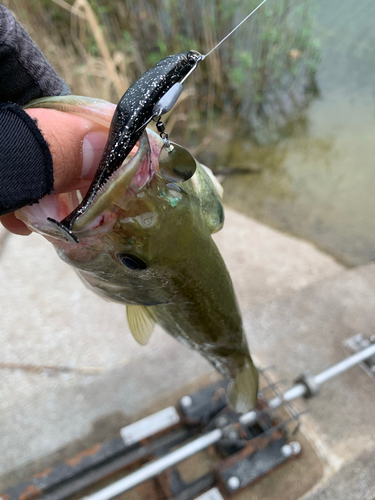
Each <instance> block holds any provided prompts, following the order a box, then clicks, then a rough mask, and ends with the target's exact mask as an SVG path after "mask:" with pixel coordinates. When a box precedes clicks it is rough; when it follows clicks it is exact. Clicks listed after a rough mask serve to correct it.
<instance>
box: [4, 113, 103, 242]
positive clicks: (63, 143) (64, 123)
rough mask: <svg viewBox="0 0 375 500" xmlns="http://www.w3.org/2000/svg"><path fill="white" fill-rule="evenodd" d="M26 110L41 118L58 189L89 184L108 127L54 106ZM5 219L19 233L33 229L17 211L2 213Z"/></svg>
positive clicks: (71, 188) (76, 187) (35, 117)
mask: <svg viewBox="0 0 375 500" xmlns="http://www.w3.org/2000/svg"><path fill="white" fill-rule="evenodd" d="M25 111H26V112H27V113H28V114H29V115H30V117H31V118H33V119H34V120H36V121H37V125H38V128H39V129H40V131H41V132H42V134H43V137H44V139H45V140H46V141H47V143H48V145H49V149H50V151H51V155H52V161H53V175H54V189H55V191H56V192H57V193H65V192H68V191H73V190H74V189H79V188H81V187H84V186H86V187H88V185H89V184H90V181H91V179H92V178H93V177H94V174H95V172H96V169H97V167H98V164H99V161H100V158H101V155H102V152H103V150H104V146H105V144H106V142H107V137H108V129H106V128H104V127H101V126H99V125H98V124H96V123H93V122H91V121H90V120H87V119H86V118H82V117H80V116H77V115H73V114H69V113H65V112H62V111H56V110H53V109H28V110H25ZM85 181H86V182H85ZM1 223H2V224H3V226H4V227H5V228H6V229H8V230H9V231H11V232H12V233H15V234H21V235H28V234H30V232H31V231H30V230H29V229H28V228H27V226H26V225H25V224H24V223H23V222H21V221H20V220H18V219H17V218H16V216H15V215H14V213H11V214H7V215H4V216H2V217H1Z"/></svg>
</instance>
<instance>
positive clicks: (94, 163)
mask: <svg viewBox="0 0 375 500" xmlns="http://www.w3.org/2000/svg"><path fill="white" fill-rule="evenodd" d="M107 138H108V133H107V132H89V133H88V134H86V135H85V137H84V139H83V146H82V172H81V175H82V179H92V178H93V176H94V174H95V172H96V170H97V168H98V165H99V162H100V158H101V157H102V154H103V150H104V146H105V144H106V142H107Z"/></svg>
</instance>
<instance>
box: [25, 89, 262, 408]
mask: <svg viewBox="0 0 375 500" xmlns="http://www.w3.org/2000/svg"><path fill="white" fill-rule="evenodd" d="M121 102H122V104H121V106H123V104H124V101H123V100H122V101H120V103H121ZM118 106H120V104H119V105H118ZM28 107H46V108H53V109H58V110H60V111H65V112H69V113H74V114H78V115H80V116H82V117H85V118H88V119H90V120H92V121H94V122H95V123H96V124H97V125H98V126H100V127H103V128H104V129H106V130H108V133H109V138H108V143H109V142H110V141H113V136H114V135H115V134H119V133H120V132H121V131H120V130H119V128H123V127H124V123H123V121H122V120H118V119H117V117H118V116H119V112H118V107H117V108H116V107H115V105H113V104H110V103H107V102H106V101H102V100H100V99H92V98H86V97H80V96H61V97H47V98H42V99H38V100H36V101H34V102H32V103H31V104H30V105H29V106H28ZM112 117H113V119H112ZM108 143H107V144H108ZM163 146H164V143H163V140H162V139H161V138H160V137H159V135H157V134H156V133H154V132H152V131H151V130H149V129H144V130H143V131H142V132H141V134H140V137H139V139H138V142H137V143H136V144H135V145H134V146H133V147H132V149H131V151H130V153H128V154H127V156H126V158H125V159H124V160H123V161H122V163H121V164H120V165H117V166H116V170H114V171H113V172H112V173H111V174H110V175H109V176H108V178H107V179H106V181H105V182H104V183H103V184H102V185H101V186H100V187H98V189H97V191H96V193H95V197H94V199H93V200H92V202H91V203H89V204H86V206H85V209H84V213H83V214H82V215H83V216H84V221H83V222H82V220H81V219H80V215H79V216H78V217H77V218H76V223H75V225H74V226H73V228H74V233H75V236H76V237H77V238H76V239H71V238H69V237H66V235H65V233H64V231H61V230H60V228H59V227H57V226H56V225H55V224H52V223H51V222H50V221H51V219H53V220H55V221H58V220H66V219H67V218H68V217H69V214H72V213H75V214H76V213H77V207H80V206H81V207H82V201H83V200H85V196H86V199H87V195H86V194H85V193H81V192H80V191H75V192H70V193H64V194H56V193H55V194H51V195H47V196H46V197H44V198H43V199H42V200H40V201H39V203H37V204H34V205H31V206H27V207H23V208H22V209H20V210H19V211H17V212H16V216H17V217H18V218H19V219H20V220H22V221H23V222H25V223H26V225H27V226H28V227H29V228H30V229H31V230H32V231H34V232H36V233H39V234H41V235H42V236H44V237H45V238H46V239H47V240H48V241H49V242H50V243H52V245H53V246H54V248H55V250H56V252H57V254H58V256H59V257H60V258H61V259H62V260H63V261H64V262H66V263H67V264H68V265H70V266H72V267H73V268H74V269H75V271H76V272H77V274H78V276H79V278H80V279H81V280H82V281H83V283H84V284H85V285H86V286H87V287H88V288H89V289H90V290H92V291H93V292H95V293H96V294H97V295H99V296H101V297H102V298H104V299H107V300H111V301H115V302H118V303H121V304H125V305H126V310H127V319H128V324H129V327H130V330H131V332H132V334H133V336H134V338H135V340H136V341H138V342H139V343H140V344H142V345H145V344H147V342H148V340H149V338H150V336H151V334H152V331H153V329H154V326H155V324H156V323H157V324H159V325H160V326H161V327H162V328H163V329H164V330H165V331H166V332H167V333H169V334H170V335H172V336H173V337H174V338H175V339H176V340H178V341H179V342H181V343H183V344H185V345H187V346H188V347H190V348H192V349H194V350H195V351H197V352H199V353H200V354H201V355H202V356H203V357H204V358H205V359H207V360H208V361H209V362H210V363H211V364H212V365H213V366H214V367H215V368H216V369H217V370H218V371H219V372H220V373H221V374H222V375H223V376H224V377H226V378H228V379H229V385H228V389H227V395H228V399H229V401H230V403H231V404H232V406H233V407H234V408H235V409H236V411H238V412H239V413H244V412H246V411H248V410H250V409H252V408H253V407H254V406H255V404H256V400H257V392H258V372H257V370H256V368H255V366H254V364H253V361H252V358H251V355H250V352H249V347H248V343H247V339H246V335H245V332H244V329H243V325H242V319H241V314H240V311H239V306H238V303H237V300H236V296H235V292H234V289H233V284H232V281H231V278H230V275H229V272H228V270H227V268H226V265H225V263H224V261H223V258H222V256H221V255H220V252H219V250H218V248H217V246H216V245H215V243H214V241H213V239H212V237H211V235H212V234H213V233H215V232H217V231H219V230H220V229H221V228H222V226H223V223H224V210H223V204H222V200H221V197H222V187H221V185H220V184H219V183H218V181H217V180H216V178H215V177H214V175H213V174H212V172H211V171H210V170H209V169H208V168H207V167H205V166H203V165H201V164H200V163H199V162H198V161H196V160H195V165H196V169H195V173H194V175H193V176H192V177H191V178H190V179H188V180H186V181H184V182H180V183H177V182H171V181H170V180H168V179H166V178H165V177H164V176H163V175H162V174H161V172H160V165H159V157H160V153H161V151H162V149H163ZM107 149H108V148H107ZM105 151H106V150H105ZM89 189H90V188H89ZM68 220H69V219H68Z"/></svg>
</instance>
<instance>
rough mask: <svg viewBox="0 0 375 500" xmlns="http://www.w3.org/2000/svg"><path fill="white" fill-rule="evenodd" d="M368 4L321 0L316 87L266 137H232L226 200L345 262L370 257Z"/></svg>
mask: <svg viewBox="0 0 375 500" xmlns="http://www.w3.org/2000/svg"><path fill="white" fill-rule="evenodd" d="M374 15H375V5H374V3H373V2H371V1H368V0H367V1H363V2H361V3H355V2H351V1H349V0H332V1H330V2H323V1H321V2H320V4H319V6H318V8H317V12H316V22H315V33H316V37H317V38H318V40H319V41H320V43H321V49H322V61H321V64H320V66H319V69H318V73H317V84H318V88H319V97H318V98H316V99H315V100H314V101H313V102H312V103H311V104H310V106H309V108H308V109H307V110H306V112H305V114H304V116H301V117H300V119H299V120H298V122H297V123H294V124H293V126H291V130H290V133H289V135H288V136H287V137H285V138H284V139H282V140H280V141H279V142H278V143H277V144H276V145H274V146H272V147H255V146H251V144H249V143H248V142H246V141H245V142H241V143H238V142H237V143H233V144H232V149H233V151H234V153H233V155H232V158H233V162H234V164H233V166H235V165H237V164H238V163H240V164H242V165H244V164H245V163H246V164H247V165H248V166H250V167H254V168H255V170H256V171H258V173H252V174H245V175H242V174H241V175H233V176H229V177H228V178H227V179H226V180H225V181H224V192H225V202H226V204H227V205H229V206H231V207H233V208H235V209H237V210H239V211H240V212H243V213H245V214H247V215H250V216H252V217H254V218H256V219H258V220H260V221H262V222H265V223H266V224H269V225H271V226H273V227H276V228H278V229H281V230H283V231H286V232H289V233H291V234H294V235H297V236H299V237H302V238H305V239H307V240H310V241H311V242H313V243H314V244H316V245H317V246H318V247H319V248H321V249H322V250H324V251H326V252H328V253H330V254H332V255H334V256H335V257H336V258H337V259H338V260H340V261H341V262H343V263H345V264H347V265H349V266H350V265H358V264H362V263H365V262H368V261H370V260H371V259H374V258H375V193H374V190H375V30H374V28H373V19H374Z"/></svg>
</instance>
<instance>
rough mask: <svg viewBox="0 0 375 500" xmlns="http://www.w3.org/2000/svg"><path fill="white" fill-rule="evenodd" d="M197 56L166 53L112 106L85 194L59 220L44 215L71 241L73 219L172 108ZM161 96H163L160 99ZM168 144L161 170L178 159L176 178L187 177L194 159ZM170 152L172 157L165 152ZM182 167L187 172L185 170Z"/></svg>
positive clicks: (194, 53)
mask: <svg viewBox="0 0 375 500" xmlns="http://www.w3.org/2000/svg"><path fill="white" fill-rule="evenodd" d="M201 59H202V56H201V55H200V54H199V53H198V52H195V51H188V52H182V53H181V54H175V55H172V56H168V57H166V58H165V59H162V60H161V61H159V62H158V63H157V64H156V65H155V66H154V67H153V68H151V69H149V70H148V71H147V72H146V73H144V74H143V75H142V76H141V77H140V78H139V79H138V80H137V81H136V82H135V83H133V85H131V86H130V87H129V89H128V90H127V91H126V92H125V94H124V95H123V96H122V98H121V99H120V101H119V103H118V105H117V107H116V110H115V113H114V115H113V118H112V122H111V127H110V130H109V135H108V140H107V143H106V145H105V148H104V151H103V155H102V158H101V160H100V163H99V166H98V169H97V171H96V174H95V177H94V179H93V181H92V183H91V185H90V188H89V190H88V192H87V194H86V196H85V197H84V199H83V200H82V202H81V203H80V204H79V205H78V207H77V208H75V209H74V210H73V211H72V212H71V213H70V214H69V215H68V216H67V217H65V219H63V220H62V221H61V222H59V221H56V220H55V219H52V218H50V217H48V220H49V221H50V222H51V223H52V224H53V225H54V226H55V228H56V229H58V230H59V231H60V233H61V234H62V235H63V236H64V238H65V239H67V240H68V241H70V242H74V243H78V242H79V240H78V238H77V236H76V235H75V234H74V232H73V225H74V223H75V221H76V220H77V219H78V218H79V217H80V216H81V215H83V214H84V213H85V211H86V210H87V209H88V208H89V206H90V205H91V204H92V202H93V200H94V198H95V196H96V195H97V193H98V191H99V189H100V188H101V187H102V186H103V184H104V183H105V182H106V181H107V180H108V179H109V177H110V176H111V175H112V174H113V173H114V172H115V171H116V170H117V169H118V168H119V167H120V166H121V165H122V163H123V162H124V160H125V159H126V157H127V156H128V155H129V153H130V152H131V150H132V149H133V147H134V146H135V144H136V142H137V141H138V139H139V138H140V137H141V135H142V133H143V131H144V129H145V127H146V125H147V124H148V123H149V122H150V121H151V120H152V118H153V117H155V116H156V117H158V118H160V116H161V115H162V114H164V113H166V112H167V111H169V110H170V109H172V107H173V105H174V104H175V102H176V101H177V99H178V97H179V95H180V94H181V91H182V84H181V83H180V82H181V81H184V80H185V78H186V77H187V76H188V75H189V74H190V73H191V72H192V71H194V69H195V68H196V66H197V64H198V63H199V61H200V60H201ZM176 84H177V87H176V86H175V85H176ZM168 91H172V94H173V96H174V98H172V99H171V92H170V93H169V95H166V94H168ZM163 97H166V99H164V100H163ZM169 144H171V145H172V148H170V146H169V149H167V160H168V161H165V162H164V164H165V165H164V168H163V172H167V171H168V170H169V169H170V168H171V161H172V163H173V165H172V166H175V165H176V162H179V161H180V160H181V159H182V160H183V168H182V170H183V171H184V174H183V176H182V177H181V178H180V179H179V180H180V181H181V180H187V178H190V177H191V176H192V175H194V173H195V160H194V159H193V157H192V156H191V155H190V153H188V152H187V151H186V150H184V149H183V148H181V147H180V146H178V145H177V144H172V143H169ZM162 151H164V148H163V150H162ZM172 151H173V155H172V157H173V159H172V157H169V154H168V153H171V152H172ZM163 157H164V155H161V161H162V164H163ZM189 157H190V158H191V160H190V163H189ZM186 169H187V170H188V174H186V172H185V171H186ZM176 175H177V177H178V173H176V172H175V176H173V175H172V174H171V176H170V178H174V180H175V181H176Z"/></svg>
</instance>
